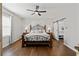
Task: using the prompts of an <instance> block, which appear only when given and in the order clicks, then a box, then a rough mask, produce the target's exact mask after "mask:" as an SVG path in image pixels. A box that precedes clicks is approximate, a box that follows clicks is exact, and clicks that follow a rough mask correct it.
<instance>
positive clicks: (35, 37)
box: [24, 33, 50, 41]
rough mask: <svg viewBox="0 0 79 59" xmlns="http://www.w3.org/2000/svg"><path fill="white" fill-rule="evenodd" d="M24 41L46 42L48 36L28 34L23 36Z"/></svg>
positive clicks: (44, 34)
mask: <svg viewBox="0 0 79 59" xmlns="http://www.w3.org/2000/svg"><path fill="white" fill-rule="evenodd" d="M24 39H25V40H27V41H48V40H49V39H50V35H48V34H47V33H29V34H26V35H25V36H24Z"/></svg>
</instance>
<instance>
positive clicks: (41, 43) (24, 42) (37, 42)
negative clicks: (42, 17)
mask: <svg viewBox="0 0 79 59" xmlns="http://www.w3.org/2000/svg"><path fill="white" fill-rule="evenodd" d="M31 28H32V27H31V25H30V31H31ZM44 29H45V32H46V25H45V26H44ZM27 34H28V33H23V34H22V47H26V46H29V45H34V46H45V45H46V46H49V47H52V33H47V34H49V35H50V39H49V41H25V39H24V35H27Z"/></svg>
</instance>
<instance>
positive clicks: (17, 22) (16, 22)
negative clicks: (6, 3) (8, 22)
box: [2, 8, 22, 43]
mask: <svg viewBox="0 0 79 59" xmlns="http://www.w3.org/2000/svg"><path fill="white" fill-rule="evenodd" d="M2 13H3V14H8V15H10V16H12V17H11V19H12V39H11V40H12V43H13V42H15V41H17V40H18V39H19V38H20V37H21V34H22V18H21V17H19V16H18V15H16V14H14V13H12V12H11V11H9V10H7V9H5V8H3V10H2Z"/></svg>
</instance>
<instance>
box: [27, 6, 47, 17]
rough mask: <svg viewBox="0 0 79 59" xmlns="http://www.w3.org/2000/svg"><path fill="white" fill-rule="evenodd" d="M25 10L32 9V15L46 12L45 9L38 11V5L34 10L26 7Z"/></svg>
mask: <svg viewBox="0 0 79 59" xmlns="http://www.w3.org/2000/svg"><path fill="white" fill-rule="evenodd" d="M27 11H32V12H33V13H32V14H31V15H34V14H36V13H37V14H38V15H39V16H41V13H45V12H46V11H40V10H39V6H38V5H36V8H35V10H31V9H27Z"/></svg>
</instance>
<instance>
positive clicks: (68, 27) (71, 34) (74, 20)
mask: <svg viewBox="0 0 79 59" xmlns="http://www.w3.org/2000/svg"><path fill="white" fill-rule="evenodd" d="M72 6H73V8H70V9H67V10H69V11H68V12H67V13H68V17H67V19H66V21H65V32H64V33H65V44H66V45H67V46H69V47H70V48H71V49H73V50H75V49H74V46H75V45H77V44H78V43H79V36H78V34H79V27H78V23H79V21H78V20H79V17H78V16H79V4H74V5H72Z"/></svg>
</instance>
